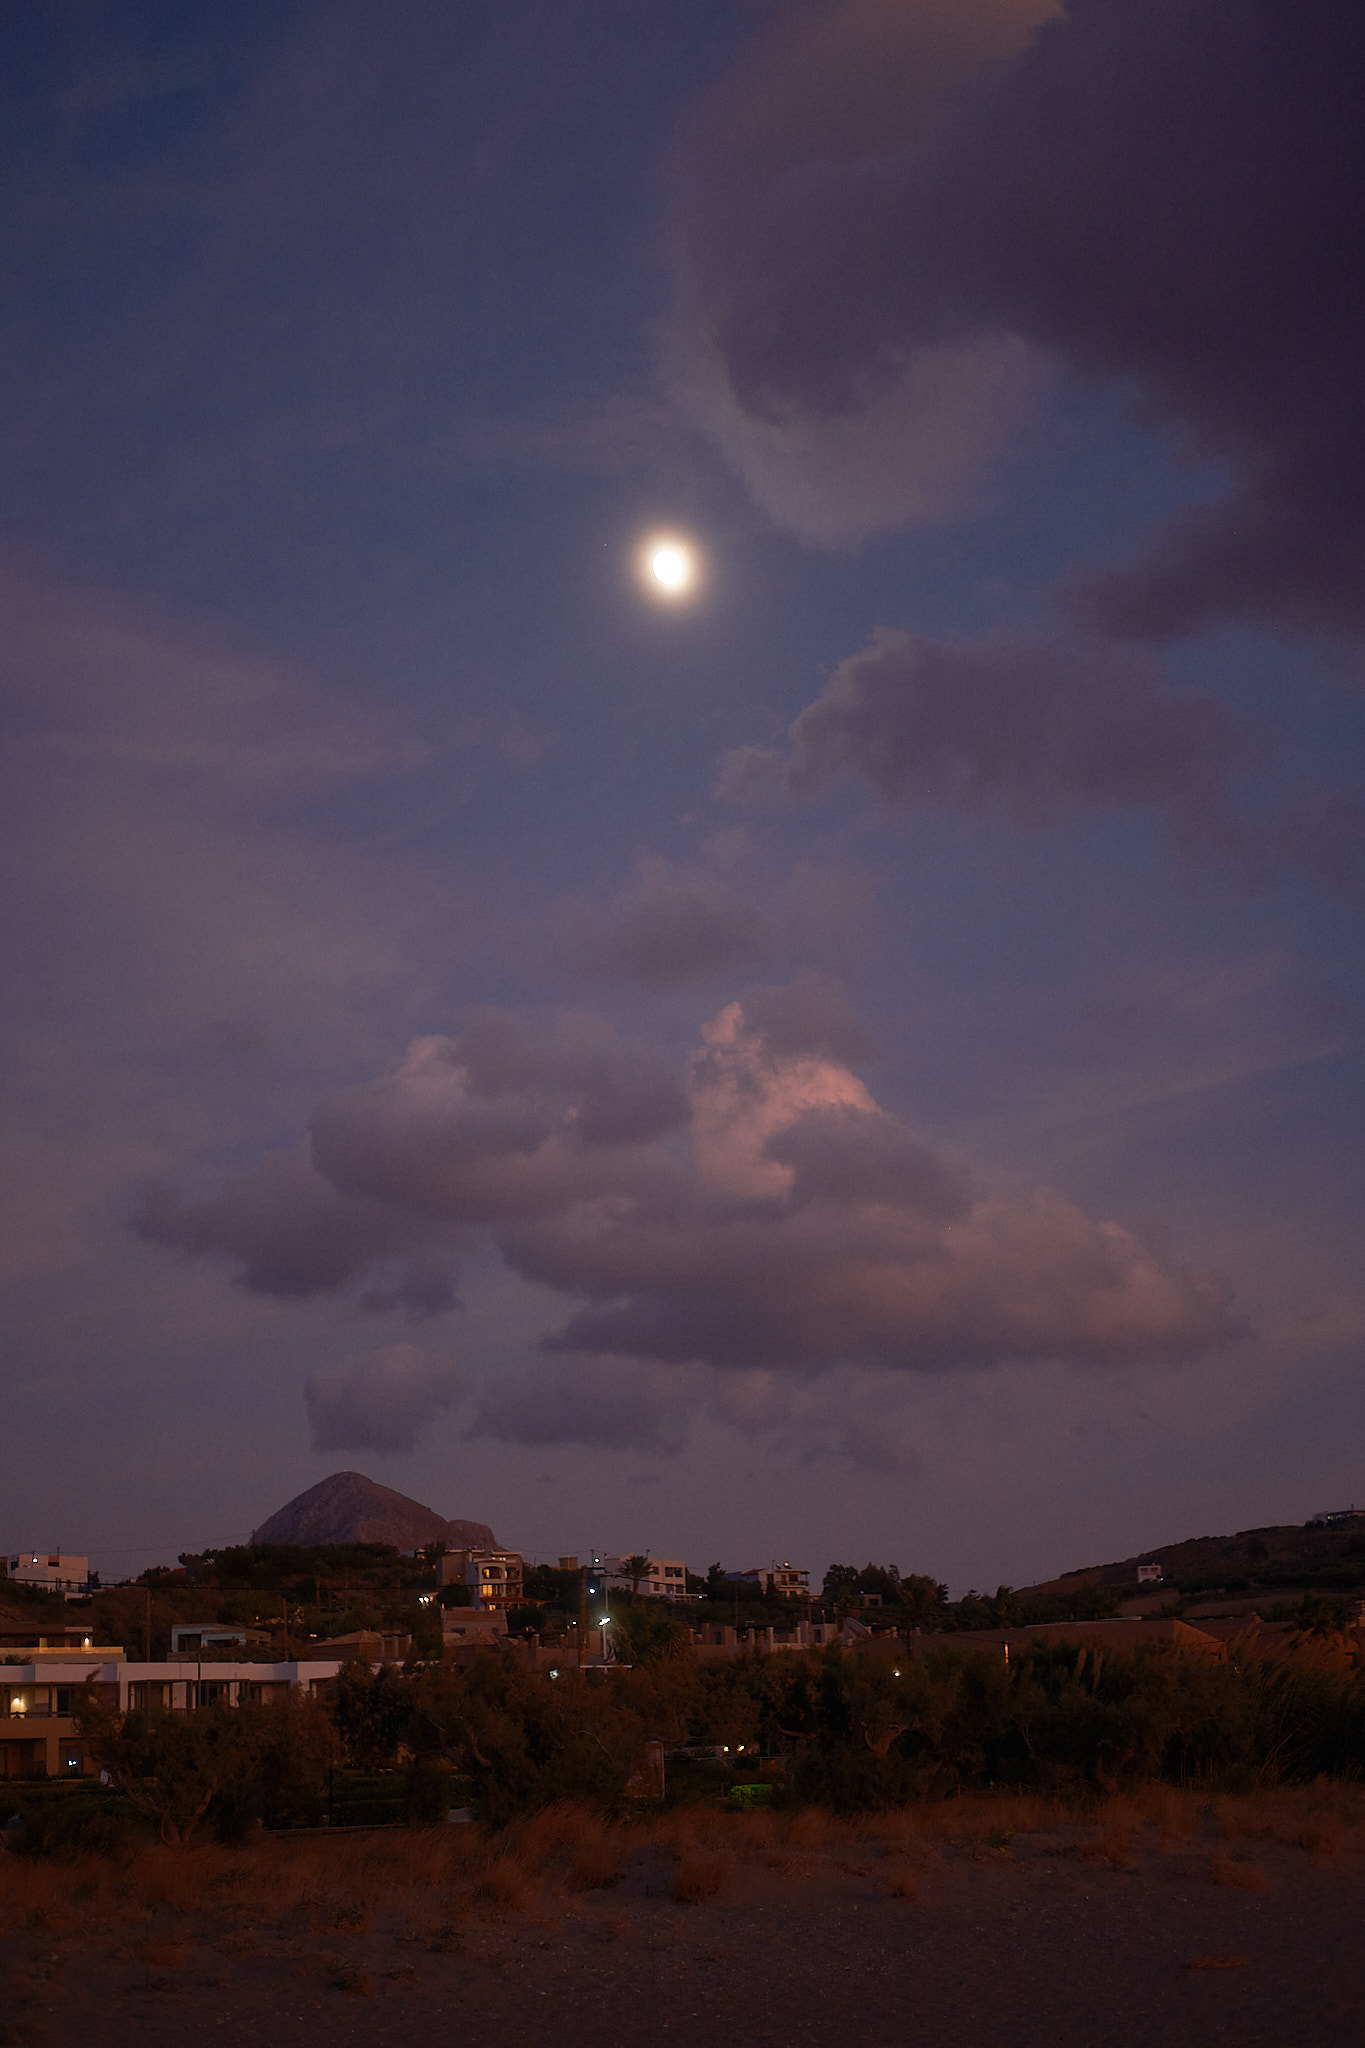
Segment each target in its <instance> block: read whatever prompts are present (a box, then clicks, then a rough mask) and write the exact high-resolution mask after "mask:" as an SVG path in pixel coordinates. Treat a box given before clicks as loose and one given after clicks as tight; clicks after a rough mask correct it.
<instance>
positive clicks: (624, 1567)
mask: <svg viewBox="0 0 1365 2048" xmlns="http://www.w3.org/2000/svg"><path fill="white" fill-rule="evenodd" d="M636 1555H637V1556H639V1557H642V1558H643V1560H644V1570H643V1571H642V1572H640V1573H639V1574H638V1575H637V1574H636V1573H635V1572H633V1571H631V1569H630V1558H629V1556H626V1557H604V1558H603V1560H602V1573H603V1577H604V1580H605V1583H606V1584H607V1585H608V1586H623V1587H625V1588H626V1590H627V1591H633V1590H634V1589H635V1588H636V1587H637V1586H638V1588H639V1591H640V1592H641V1593H642V1594H643V1595H644V1596H645V1598H646V1599H650V1600H690V1599H694V1598H695V1597H696V1596H695V1595H694V1594H690V1593H689V1592H688V1590H687V1566H686V1565H685V1564H684V1563H683V1561H682V1559H681V1558H680V1557H651V1556H650V1555H649V1552H648V1551H640V1552H637V1553H636Z"/></svg>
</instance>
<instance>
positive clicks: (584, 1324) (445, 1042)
mask: <svg viewBox="0 0 1365 2048" xmlns="http://www.w3.org/2000/svg"><path fill="white" fill-rule="evenodd" d="M751 1013H752V1014H751ZM829 1028H830V1026H829V1016H828V1010H827V1009H826V1010H825V1011H824V1012H822V1011H821V1007H820V1005H819V1003H818V1002H813V1001H812V999H811V996H810V993H809V992H807V993H806V994H805V995H802V994H800V992H798V994H797V996H795V997H793V998H791V999H790V1001H789V1003H788V1005H787V1007H786V1008H785V1010H784V1006H783V1004H782V1003H781V1002H780V1001H779V1000H777V999H776V998H775V997H774V996H773V995H772V994H771V992H764V993H762V994H760V995H758V996H755V997H751V998H748V999H746V1002H745V1003H743V1004H741V1003H732V1004H730V1005H728V1006H727V1007H726V1008H725V1009H723V1010H722V1011H721V1012H720V1013H719V1014H718V1015H717V1016H716V1017H715V1018H714V1019H713V1020H712V1021H711V1023H710V1024H708V1025H706V1026H705V1027H704V1028H703V1031H702V1044H701V1045H700V1046H699V1047H698V1048H697V1049H696V1051H695V1052H694V1053H693V1054H692V1055H691V1057H690V1059H689V1060H688V1063H687V1068H686V1073H685V1075H684V1076H681V1077H679V1076H677V1075H676V1074H675V1073H674V1072H673V1070H672V1069H671V1068H669V1067H668V1066H667V1064H666V1063H665V1062H664V1060H663V1058H662V1055H660V1054H658V1053H656V1052H654V1051H653V1050H652V1049H650V1048H648V1047H646V1046H643V1045H641V1044H639V1043H636V1042H630V1041H622V1040H620V1039H618V1038H617V1037H616V1036H615V1034H613V1033H612V1032H611V1031H610V1030H609V1029H608V1028H607V1027H606V1026H604V1025H600V1024H596V1023H594V1022H593V1020H589V1019H583V1018H574V1019H569V1020H565V1021H563V1022H561V1024H560V1025H559V1026H557V1027H556V1029H555V1031H554V1032H552V1033H550V1034H548V1035H541V1036H536V1035H534V1034H532V1033H531V1032H529V1031H528V1030H527V1028H526V1026H525V1025H524V1024H522V1023H521V1021H520V1020H519V1019H517V1018H515V1017H509V1016H506V1015H501V1014H499V1013H495V1012H485V1013H483V1015H482V1016H481V1017H479V1018H478V1019H476V1020H475V1021H474V1022H473V1023H472V1024H471V1026H470V1028H469V1030H468V1031H467V1032H466V1033H465V1034H463V1036H462V1037H461V1038H458V1039H439V1038H430V1039H422V1040H418V1041H416V1042H415V1044H414V1045H413V1046H412V1047H411V1048H410V1049H409V1051H408V1053H407V1054H406V1055H405V1056H404V1058H403V1059H402V1060H401V1061H400V1062H399V1063H398V1064H397V1065H396V1066H395V1067H394V1069H393V1070H392V1071H391V1072H390V1073H389V1074H387V1075H385V1076H384V1077H382V1078H381V1079H380V1080H378V1081H376V1082H374V1083H372V1084H370V1085H369V1086H366V1087H361V1088H354V1089H349V1090H346V1091H343V1092H341V1093H339V1094H336V1095H333V1096H331V1097H329V1098H328V1099H327V1100H326V1101H325V1102H324V1103H322V1104H320V1105H319V1108H318V1110H317V1112H316V1113H315V1115H314V1118H313V1164H314V1167H315V1169H316V1171H317V1173H318V1175H319V1176H320V1177H321V1178H322V1179H323V1180H324V1181H325V1182H327V1183H328V1184H330V1186H331V1188H332V1189H333V1190H334V1191H335V1196H336V1198H337V1202H338V1207H337V1210H336V1216H337V1224H338V1231H339V1235H340V1236H341V1238H342V1240H343V1241H342V1242H341V1243H340V1244H338V1246H337V1247H336V1248H335V1249H334V1250H333V1251H332V1253H331V1265H330V1267H329V1266H328V1263H327V1256H328V1255H327V1251H326V1248H325V1246H323V1245H318V1244H315V1243H314V1240H313V1236H312V1233H311V1232H305V1233H304V1235H303V1241H302V1249H303V1251H304V1253H305V1254H306V1258H307V1277H308V1281H309V1284H310V1285H311V1286H315V1287H318V1286H326V1285H327V1284H328V1280H327V1275H328V1273H329V1272H330V1273H331V1274H332V1275H333V1276H334V1280H333V1284H334V1285H335V1286H337V1287H340V1286H342V1285H344V1284H346V1283H347V1282H349V1281H350V1280H351V1279H352V1278H353V1276H354V1274H355V1271H356V1268H357V1264H358V1260H359V1249H358V1247H357V1244H356V1242H355V1238H354V1234H353V1233H354V1225H352V1226H351V1229H352V1235H350V1236H348V1235H347V1233H346V1230H345V1228H344V1223H343V1220H344V1219H347V1218H350V1217H351V1216H352V1215H353V1213H354V1212H353V1211H352V1210H351V1209H350V1208H348V1206H347V1205H350V1204H357V1205H361V1206H360V1210H359V1213H360V1214H361V1215H362V1216H363V1217H364V1218H365V1219H366V1221H367V1222H368V1220H369V1219H370V1218H371V1217H372V1216H374V1215H375V1214H376V1213H377V1214H379V1215H382V1216H383V1217H384V1218H385V1219H386V1220H387V1222H388V1224H389V1227H390V1228H391V1230H392V1231H393V1233H394V1239H393V1244H392V1245H386V1246H385V1249H386V1250H388V1251H389V1252H390V1255H391V1256H392V1251H393V1247H394V1245H396V1244H400V1243H402V1242H404V1241H405V1238H406V1239H407V1240H408V1241H410V1242H411V1243H412V1245H413V1247H414V1249H425V1248H427V1247H429V1246H430V1244H431V1241H432V1237H433V1233H435V1234H437V1235H438V1236H439V1235H440V1233H447V1234H448V1235H449V1237H450V1239H451V1240H452V1241H453V1240H454V1239H455V1238H457V1237H458V1236H459V1235H461V1234H463V1233H467V1232H474V1231H476V1230H481V1231H483V1232H486V1233H487V1235H488V1237H489V1238H490V1239H491V1241H492V1243H493V1244H494V1245H495V1246H496V1247H497V1249H498V1250H499V1251H500V1252H501V1254H502V1256H503V1257H504V1258H505V1259H506V1261H507V1262H508V1264H509V1265H510V1266H511V1267H512V1268H513V1269H514V1270H515V1271H516V1272H517V1273H519V1274H520V1275H522V1276H523V1277H524V1278H526V1279H528V1280H531V1281H534V1282H537V1283H539V1284H541V1285H543V1286H545V1287H548V1288H551V1289H553V1290H555V1291H557V1292H559V1293H560V1294H562V1295H564V1296H566V1297H568V1299H569V1300H570V1301H575V1302H577V1304H578V1306H577V1307H576V1308H575V1310H574V1312H573V1313H572V1314H571V1315H570V1316H569V1318H568V1320H567V1321H566V1322H565V1323H564V1324H563V1326H562V1327H561V1328H560V1329H559V1330H557V1331H555V1332H553V1333H551V1334H550V1335H548V1336H547V1337H546V1338H545V1339H544V1340H543V1349H544V1350H545V1351H546V1352H547V1353H548V1354H554V1355H558V1356H561V1357H563V1356H573V1357H577V1356H589V1357H597V1358H603V1357H606V1358H627V1359H634V1360H644V1361H648V1362H652V1363H654V1364H659V1365H679V1366H687V1365H700V1366H705V1367H715V1368H723V1369H752V1368H770V1369H773V1370H778V1371H791V1370H794V1371H797V1372H807V1373H809V1372H812V1371H814V1372H819V1371H822V1370H825V1369H827V1368H830V1367H834V1366H872V1367H876V1368H880V1369H884V1370H889V1371H896V1372H900V1371H920V1372H942V1371H958V1370H971V1369H977V1368H980V1367H982V1366H985V1365H989V1364H994V1363H999V1362H1001V1361H1006V1360H1043V1359H1063V1360H1068V1361H1071V1362H1073V1363H1077V1364H1091V1365H1104V1364H1113V1363H1118V1362H1122V1361H1128V1360H1132V1359H1137V1358H1154V1357H1155V1358H1182V1357H1190V1356H1193V1355H1196V1354H1198V1353H1200V1352H1202V1351H1205V1350H1207V1349H1209V1348H1211V1347H1213V1346H1216V1345H1220V1344H1223V1343H1227V1342H1229V1341H1231V1340H1232V1339H1233V1338H1235V1337H1236V1336H1237V1335H1238V1334H1239V1333H1240V1325H1239V1323H1238V1320H1237V1318H1236V1316H1235V1315H1234V1313H1233V1310H1232V1307H1231V1304H1230V1301H1229V1297H1228V1291H1227V1288H1226V1286H1225V1284H1224V1283H1223V1282H1221V1281H1220V1280H1219V1279H1218V1278H1217V1277H1216V1276H1213V1275H1210V1274H1204V1273H1199V1272H1195V1271H1192V1270H1189V1269H1187V1268H1186V1267H1185V1266H1184V1265H1183V1264H1181V1263H1180V1262H1179V1261H1178V1260H1176V1259H1174V1258H1172V1257H1170V1256H1168V1255H1167V1254H1166V1253H1165V1252H1159V1251H1156V1250H1154V1249H1152V1248H1150V1247H1149V1246H1147V1245H1145V1244H1144V1243H1142V1242H1141V1241H1140V1240H1139V1239H1138V1238H1136V1237H1135V1236H1134V1235H1133V1234H1132V1233H1131V1232H1130V1231H1128V1230H1127V1229H1125V1228H1124V1227H1123V1226H1121V1225H1120V1224H1118V1223H1116V1222H1111V1221H1098V1222H1096V1221H1092V1220H1091V1219H1090V1218H1088V1217H1087V1216H1085V1215H1084V1214H1083V1213H1082V1212H1081V1211H1080V1210H1079V1209H1077V1208H1076V1207H1075V1206H1074V1205H1073V1204H1072V1203H1070V1202H1068V1201H1067V1200H1066V1199H1065V1197H1064V1196H1062V1195H1061V1194H1060V1193H1058V1192H1056V1191H1055V1190H1052V1189H1048V1188H1026V1189H1016V1188H1013V1187H1010V1186H1007V1185H1005V1184H1003V1183H987V1182H981V1183H978V1181H977V1180H976V1179H975V1178H974V1177H973V1176H971V1175H969V1174H968V1172H967V1171H966V1170H965V1168H964V1167H962V1166H961V1165H959V1164H957V1163H955V1162H953V1161H951V1160H949V1159H948V1158H946V1157H945V1156H943V1155H942V1154H941V1153H939V1152H937V1151H936V1150H935V1149H934V1148H932V1147H931V1146H929V1145H928V1144H927V1143H926V1142H925V1141H923V1140H922V1139H920V1138H919V1137H918V1136H917V1135H916V1134H915V1133H914V1132H913V1131H911V1130H910V1129H908V1127H906V1126H905V1125H903V1124H902V1123H900V1122H899V1120H898V1119H896V1118H894V1117H892V1116H890V1115H889V1114H888V1113H887V1112H886V1111H884V1110H882V1109H881V1108H879V1106H878V1105H877V1103H876V1102H875V1101H874V1100H873V1098H872V1096H871V1095H870V1094H869V1092H868V1090H867V1088H866V1086H865V1085H864V1083H863V1082H862V1081H861V1080H860V1079H859V1078H858V1077H857V1075H856V1074H855V1073H854V1072H853V1071H852V1069H851V1068H850V1067H849V1066H848V1065H847V1064H845V1063H844V1062H843V1061H842V1060H841V1059H839V1058H838V1057H835V1056H834V1055H833V1054H832V1052H831V1051H830V1049H829V1047H830V1044H831V1040H830V1038H829V1035H828V1033H829ZM278 1171H279V1169H278V1167H274V1168H266V1169H263V1170H262V1172H261V1174H260V1175H258V1176H257V1178H256V1180H255V1181H254V1182H253V1181H250V1180H248V1181H247V1182H244V1183H241V1184H239V1185H238V1186H237V1187H236V1188H235V1189H233V1190H232V1191H231V1192H230V1194H229V1195H228V1196H225V1197H222V1198H219V1200H218V1203H217V1204H216V1205H215V1204H214V1203H199V1204H196V1205H193V1206H192V1207H191V1208H190V1209H189V1210H187V1211H182V1212H173V1213H172V1222H171V1224H170V1225H163V1226H162V1227H161V1229H160V1232H159V1234H160V1237H161V1240H162V1241H163V1242H172V1243H177V1244H178V1245H179V1247H180V1248H181V1249H182V1250H186V1251H201V1252H203V1251H211V1250H216V1251H218V1252H220V1253H226V1254H228V1255H231V1256H236V1257H237V1258H238V1259H239V1261H241V1262H242V1263H243V1266H244V1268H245V1272H246V1275H247V1277H248V1279H249V1280H250V1279H251V1277H252V1276H253V1275H254V1276H255V1278H254V1280H253V1281H252V1284H257V1285H259V1284H261V1276H262V1275H264V1276H266V1277H267V1278H271V1277H272V1276H274V1277H277V1276H278V1275H279V1273H280V1272H281V1271H283V1272H284V1273H285V1274H286V1275H288V1276H291V1277H293V1276H297V1274H298V1270H299V1256H298V1254H299V1241H298V1232H297V1225H296V1223H295V1220H294V1218H293V1216H292V1215H291V1214H290V1213H289V1212H288V1210H287V1206H286V1205H282V1203H281V1201H280V1198H279V1192H278V1189H277V1187H276V1185H275V1183H274V1181H273V1180H272V1174H277V1173H278ZM316 1213H317V1214H318V1215H319V1216H320V1217H321V1216H322V1215H323V1213H324V1212H321V1211H319V1212H316ZM143 1229H144V1234H155V1233H149V1232H148V1231H147V1228H146V1224H145V1222H144V1224H143ZM323 1234H324V1236H325V1223H324V1224H323ZM364 1242H365V1239H364V1236H363V1233H362V1234H361V1244H362V1245H363V1244H364ZM272 1246H274V1247H275V1249H274V1251H273V1254H272Z"/></svg>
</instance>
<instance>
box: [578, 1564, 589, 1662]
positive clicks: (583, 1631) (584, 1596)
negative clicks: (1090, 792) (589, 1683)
mask: <svg viewBox="0 0 1365 2048" xmlns="http://www.w3.org/2000/svg"><path fill="white" fill-rule="evenodd" d="M587 1662H588V1567H587V1566H586V1565H584V1566H583V1567H582V1568H581V1570H580V1571H579V1574H578V1671H579V1676H580V1677H581V1676H582V1674H583V1672H584V1670H585V1669H586V1667H587Z"/></svg>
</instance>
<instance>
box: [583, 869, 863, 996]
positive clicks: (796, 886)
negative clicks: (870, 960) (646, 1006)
mask: <svg viewBox="0 0 1365 2048" xmlns="http://www.w3.org/2000/svg"><path fill="white" fill-rule="evenodd" d="M869 894H870V884H869V881H868V878H867V877H866V876H865V875H861V874H857V873H854V872H853V871H851V870H849V869H847V868H838V867H820V866H816V865H813V864H811V863H809V862H801V863H799V864H798V865H797V866H796V867H795V868H794V869H793V870H792V873H791V875H790V876H789V877H788V879H787V881H786V883H785V885H784V886H783V888H782V889H781V890H780V891H778V892H777V893H776V895H775V896H774V897H773V898H772V900H771V901H770V902H767V903H760V902H757V901H755V900H754V899H753V898H752V897H749V896H745V895H743V894H742V893H741V892H740V891H739V890H738V889H736V888H735V887H734V886H733V885H732V884H731V883H729V882H727V881H725V880H724V879H723V878H722V877H721V876H719V875H716V874H713V873H710V872H708V871H706V870H696V869H686V868H678V867H675V866H673V865H672V864H671V863H670V862H668V861H664V860H658V859H652V858H649V859H645V860H643V861H641V863H640V874H639V879H638V881H637V882H636V883H635V885H634V887H633V888H631V889H630V890H628V891H627V892H626V893H625V895H624V896H622V897H621V898H620V899H618V901H617V902H616V903H615V904H614V905H613V906H612V908H611V909H610V910H609V911H608V912H606V913H605V914H604V913H603V912H601V911H598V910H595V909H592V908H590V907H589V906H588V905H586V904H581V903H577V904H571V905H569V906H568V908H567V910H566V911H565V913H564V916H563V938H562V940H561V944H560V946H559V949H558V959H559V960H560V962H561V963H562V964H563V965H564V966H566V967H568V968H569V970H570V971H571V972H573V973H575V974H578V975H581V976H582V977H583V978H584V979H585V980H589V981H597V982H606V983H613V982H618V983H619V982H624V983H627V984H629V985H631V986H633V987H635V988H642V989H646V990H648V991H649V992H650V993H651V994H663V993H666V992H668V991H670V990H673V989H677V988H685V987H689V986H695V985H696V984H698V983H702V984H704V983H706V982H714V981H717V980H719V979H722V978H723V979H725V980H728V981H729V982H730V983H731V985H732V986H733V983H734V978H735V976H736V974H741V973H745V972H750V973H752V972H755V971H761V970H763V969H766V968H771V967H774V966H776V965H777V963H778V962H779V960H782V959H788V960H794V961H801V962H803V963H806V964H808V965H810V966H814V967H819V968H825V969H834V970H836V971H842V972H847V971H848V970H849V969H850V968H851V967H852V966H853V965H854V964H855V963H856V961H857V958H858V956H859V954H860V952H861V950H862V943H863V935H864V928H865V925H866V920H867V904H868V897H869Z"/></svg>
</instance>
